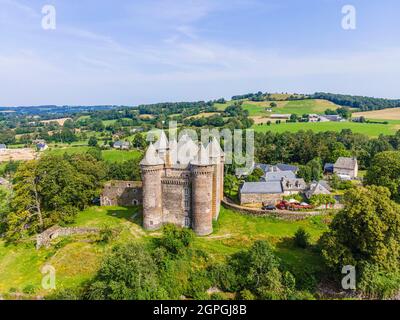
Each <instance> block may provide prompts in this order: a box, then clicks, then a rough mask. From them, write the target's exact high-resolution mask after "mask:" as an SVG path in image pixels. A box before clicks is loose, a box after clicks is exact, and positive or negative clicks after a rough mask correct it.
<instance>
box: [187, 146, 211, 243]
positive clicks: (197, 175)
mask: <svg viewBox="0 0 400 320" xmlns="http://www.w3.org/2000/svg"><path fill="white" fill-rule="evenodd" d="M191 173H192V218H193V220H192V228H193V230H194V232H195V233H196V234H197V235H199V236H205V235H209V234H211V233H212V232H213V228H212V220H213V216H212V183H213V173H214V165H213V164H212V163H211V162H210V158H209V154H208V152H207V151H206V149H205V148H204V146H203V145H200V147H199V151H198V155H197V157H196V160H194V161H192V162H191Z"/></svg>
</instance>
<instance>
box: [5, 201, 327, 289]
mask: <svg viewBox="0 0 400 320" xmlns="http://www.w3.org/2000/svg"><path fill="white" fill-rule="evenodd" d="M329 220H330V218H329V217H314V218H310V219H308V220H305V221H299V222H288V221H281V220H276V219H273V218H267V217H252V216H245V215H241V214H239V213H236V212H233V211H231V210H228V209H224V208H222V209H221V214H220V219H219V221H218V222H217V223H216V224H215V232H214V233H213V234H212V235H211V236H208V237H197V238H196V240H195V243H194V246H195V248H198V249H203V250H204V251H205V252H207V253H208V255H209V257H210V259H213V260H215V261H222V260H224V259H225V257H226V256H227V255H229V254H232V253H235V252H237V251H239V250H242V249H244V248H248V247H250V246H251V245H252V243H253V242H254V241H255V240H257V239H265V240H268V241H270V242H271V243H272V244H273V245H274V246H275V248H276V254H277V255H278V256H279V257H280V258H281V259H282V261H283V263H284V264H285V265H287V266H288V267H289V268H290V269H291V270H293V272H294V273H296V272H302V270H304V268H305V267H309V268H311V269H315V268H317V266H318V265H321V264H320V260H319V259H320V258H319V256H317V255H316V254H315V253H313V252H312V251H310V250H302V249H298V248H296V247H294V245H293V243H292V240H291V237H293V235H294V233H295V232H296V231H297V229H298V228H299V227H300V226H301V227H304V228H305V229H306V230H307V231H308V232H310V234H311V236H312V241H313V242H315V241H316V240H317V239H318V238H319V237H320V235H321V234H322V233H323V232H324V231H325V230H327V223H328V221H329ZM74 226H90V227H100V228H102V227H104V226H108V227H111V228H113V229H114V230H117V231H118V232H117V236H116V237H115V238H114V239H113V240H112V242H111V243H107V244H102V243H99V242H96V236H93V235H92V236H73V237H68V238H59V239H56V240H54V245H53V246H52V247H51V248H48V249H45V248H42V249H40V250H36V249H35V248H34V242H33V241H32V242H30V243H26V244H19V245H6V244H5V243H4V242H0V294H7V293H10V292H24V291H27V288H30V290H29V291H30V292H31V294H33V295H46V294H48V292H46V291H45V290H43V289H42V287H41V279H42V274H41V268H42V267H43V266H44V265H45V264H50V265H52V266H53V267H54V268H55V269H56V286H57V288H58V289H60V288H71V287H75V286H77V285H80V284H82V283H84V282H85V281H87V280H88V279H90V278H91V277H92V276H93V275H94V274H95V273H96V271H97V269H98V268H99V265H100V263H101V260H102V257H103V256H104V255H105V254H106V253H107V252H109V250H111V248H112V247H113V246H114V245H116V244H119V243H126V242H128V241H138V242H146V241H151V239H152V238H154V237H159V236H160V234H161V233H160V232H159V231H158V232H153V233H150V232H145V231H144V230H143V229H142V228H141V216H140V213H139V208H125V207H92V208H89V209H87V210H85V211H83V212H81V213H79V215H78V216H77V218H76V222H75V223H74Z"/></svg>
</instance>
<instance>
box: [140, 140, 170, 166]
mask: <svg viewBox="0 0 400 320" xmlns="http://www.w3.org/2000/svg"><path fill="white" fill-rule="evenodd" d="M140 164H141V165H143V166H156V165H160V164H164V161H163V160H162V159H160V157H159V156H158V153H157V150H156V148H155V147H154V145H153V144H152V143H151V144H150V146H149V147H148V148H147V151H146V154H145V156H144V158H143V160H142V161H141V162H140Z"/></svg>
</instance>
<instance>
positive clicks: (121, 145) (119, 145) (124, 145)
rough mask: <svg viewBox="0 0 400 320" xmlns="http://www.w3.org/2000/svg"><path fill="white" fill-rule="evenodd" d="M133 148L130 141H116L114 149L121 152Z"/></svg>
mask: <svg viewBox="0 0 400 320" xmlns="http://www.w3.org/2000/svg"><path fill="white" fill-rule="evenodd" d="M130 147H131V143H130V142H128V141H116V142H114V145H113V148H114V149H120V150H129V149H130Z"/></svg>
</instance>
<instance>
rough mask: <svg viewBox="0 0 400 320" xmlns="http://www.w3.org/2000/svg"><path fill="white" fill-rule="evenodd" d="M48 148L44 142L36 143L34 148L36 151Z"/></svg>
mask: <svg viewBox="0 0 400 320" xmlns="http://www.w3.org/2000/svg"><path fill="white" fill-rule="evenodd" d="M48 148H49V146H48V145H47V144H46V143H45V142H44V143H43V142H40V143H37V144H36V149H37V150H38V151H45V150H47V149H48Z"/></svg>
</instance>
